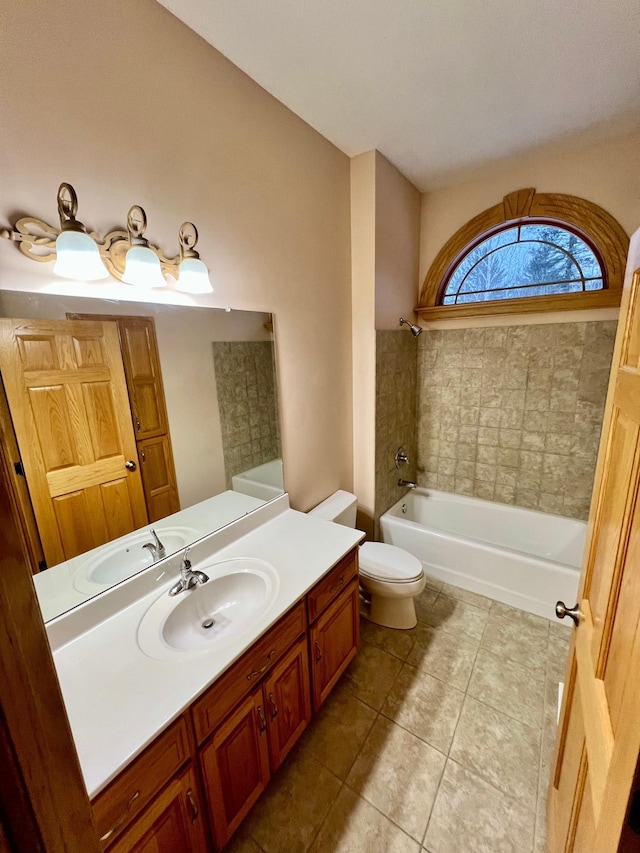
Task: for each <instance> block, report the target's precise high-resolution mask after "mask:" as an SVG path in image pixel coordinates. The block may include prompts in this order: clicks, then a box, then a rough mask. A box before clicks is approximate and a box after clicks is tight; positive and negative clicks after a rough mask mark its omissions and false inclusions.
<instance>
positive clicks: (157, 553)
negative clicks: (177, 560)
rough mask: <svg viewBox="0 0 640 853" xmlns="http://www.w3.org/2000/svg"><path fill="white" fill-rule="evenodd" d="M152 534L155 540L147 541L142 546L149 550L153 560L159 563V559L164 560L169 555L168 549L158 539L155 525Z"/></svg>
mask: <svg viewBox="0 0 640 853" xmlns="http://www.w3.org/2000/svg"><path fill="white" fill-rule="evenodd" d="M151 535H152V536H153V542H145V543H144V545H143V546H142V547H143V548H146V549H147V551H149V553H150V554H151V556H152V557H153V562H154V563H157V562H158V560H163V559H164V558H165V557H166V556H167V549H166V548H165V547H164V545H163V544H162V542H161V541H160V540H159V539H158V534H157V533H156V532H155V530H154V529H153V527H152V528H151Z"/></svg>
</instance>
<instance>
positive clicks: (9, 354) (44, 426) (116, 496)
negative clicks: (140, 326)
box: [0, 319, 147, 566]
mask: <svg viewBox="0 0 640 853" xmlns="http://www.w3.org/2000/svg"><path fill="white" fill-rule="evenodd" d="M0 371H2V377H3V380H4V385H5V390H6V394H7V400H8V402H9V408H10V410H11V417H12V419H13V423H14V427H15V432H16V437H17V439H18V445H19V448H20V454H21V457H22V462H23V464H24V468H25V473H26V478H27V483H28V486H29V492H30V495H31V500H32V503H33V510H34V513H35V516H36V521H37V523H38V530H39V531H40V538H41V541H42V547H43V550H44V554H45V559H46V561H47V565H49V566H54V565H56V563H60V562H62V561H63V560H68V559H69V558H71V557H75V556H76V555H77V554H81V553H83V552H84V551H88V550H89V549H91V548H95V547H97V546H98V545H103V544H104V543H105V542H108V541H110V540H111V539H115V538H117V537H118V536H124V535H125V534H126V533H131V531H133V530H136V529H137V528H139V527H142V526H144V525H145V524H146V523H147V511H146V506H145V501H144V492H143V489H142V480H141V477H140V472H139V470H137V466H134V467H136V470H133V471H132V470H128V469H127V467H126V466H125V463H126V462H127V461H131V462H133V461H134V460H137V451H136V444H135V439H134V436H133V429H132V425H131V416H130V412H129V399H128V395H127V386H126V383H125V378H124V371H123V366H122V357H121V354H120V345H119V342H118V332H117V329H116V327H115V325H114V324H113V323H100V322H88V321H71V320H12V319H5V320H0Z"/></svg>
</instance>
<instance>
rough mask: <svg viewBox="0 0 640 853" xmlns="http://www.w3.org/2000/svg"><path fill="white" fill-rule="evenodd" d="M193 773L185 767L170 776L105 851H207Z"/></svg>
mask: <svg viewBox="0 0 640 853" xmlns="http://www.w3.org/2000/svg"><path fill="white" fill-rule="evenodd" d="M208 849H209V848H208V845H207V835H206V829H205V825H204V818H203V814H202V808H201V803H200V798H199V792H198V784H197V781H196V775H195V772H194V770H193V768H192V767H189V768H188V769H187V770H186V771H185V772H184V773H183V774H182V775H181V776H178V777H176V778H175V779H173V780H172V781H171V782H170V783H169V784H168V785H167V787H166V788H165V789H164V790H163V791H161V792H160V793H159V794H158V796H157V797H156V798H155V800H153V801H152V802H151V804H150V805H149V806H148V807H147V809H146V810H145V811H144V812H143V813H142V814H141V815H140V817H138V818H137V820H136V821H134V823H133V824H132V825H131V826H130V827H129V829H128V830H127V831H126V832H125V833H124V834H123V835H121V836H120V838H119V839H118V840H117V841H116V842H115V844H113V845H112V846H111V847H110V848H109V853H186V851H189V853H207V850H208Z"/></svg>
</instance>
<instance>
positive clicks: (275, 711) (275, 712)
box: [269, 693, 278, 720]
mask: <svg viewBox="0 0 640 853" xmlns="http://www.w3.org/2000/svg"><path fill="white" fill-rule="evenodd" d="M269 701H270V702H271V708H272V711H271V719H272V720H275V718H276V717H277V716H278V706H277V705H276V700H275V699H274V698H273V693H269Z"/></svg>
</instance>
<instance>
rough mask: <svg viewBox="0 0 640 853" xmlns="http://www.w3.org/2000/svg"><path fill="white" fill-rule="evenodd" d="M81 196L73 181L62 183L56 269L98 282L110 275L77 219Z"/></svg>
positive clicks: (85, 230) (63, 275) (56, 272)
mask: <svg viewBox="0 0 640 853" xmlns="http://www.w3.org/2000/svg"><path fill="white" fill-rule="evenodd" d="M77 212H78V196H77V195H76V191H75V190H74V188H73V187H72V186H71V184H67V183H63V184H60V188H59V189H58V213H59V214H60V233H59V234H58V236H57V237H56V262H55V264H54V267H53V271H54V272H55V274H56V275H59V276H61V277H62V278H72V279H75V280H76V281H99V280H100V279H104V278H109V273H108V271H107V268H106V267H105V265H104V264H103V263H102V258H101V257H100V250H99V249H98V247H97V245H96V244H95V243H94V241H93V240H92V239H91V237H90V236H89V235H88V234H87V229H86V228H85V227H84V225H83V224H82V222H78V220H77V219H76V213H77Z"/></svg>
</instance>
